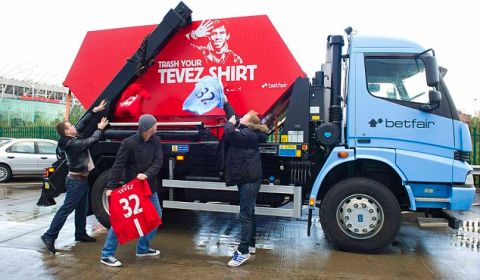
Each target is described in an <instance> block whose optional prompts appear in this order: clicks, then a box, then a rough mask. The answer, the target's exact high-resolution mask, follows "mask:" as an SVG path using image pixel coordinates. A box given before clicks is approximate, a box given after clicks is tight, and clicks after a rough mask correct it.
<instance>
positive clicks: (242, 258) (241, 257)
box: [228, 250, 250, 267]
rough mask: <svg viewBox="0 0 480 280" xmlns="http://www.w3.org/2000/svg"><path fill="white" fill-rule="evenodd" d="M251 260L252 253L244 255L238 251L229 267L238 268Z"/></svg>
mask: <svg viewBox="0 0 480 280" xmlns="http://www.w3.org/2000/svg"><path fill="white" fill-rule="evenodd" d="M249 258H250V253H247V254H242V253H240V252H239V251H238V250H237V251H235V252H234V253H233V256H232V259H231V260H230V261H229V262H228V266H230V267H237V266H240V265H242V264H243V263H244V262H246V261H247V260H248V259H249Z"/></svg>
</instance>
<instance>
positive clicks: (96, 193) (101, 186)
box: [90, 170, 110, 228]
mask: <svg viewBox="0 0 480 280" xmlns="http://www.w3.org/2000/svg"><path fill="white" fill-rule="evenodd" d="M109 176H110V170H107V171H104V172H103V173H102V174H100V176H98V177H97V180H95V183H94V184H93V188H92V195H91V200H90V201H91V203H92V210H93V213H94V214H95V217H97V220H98V221H99V222H100V223H101V224H102V225H103V226H104V227H106V228H110V214H109V213H108V200H107V195H106V194H105V193H106V187H107V182H108V178H109Z"/></svg>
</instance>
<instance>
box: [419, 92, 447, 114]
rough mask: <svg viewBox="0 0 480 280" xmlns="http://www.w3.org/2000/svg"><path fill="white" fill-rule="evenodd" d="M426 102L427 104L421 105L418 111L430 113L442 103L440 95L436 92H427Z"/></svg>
mask: <svg viewBox="0 0 480 280" xmlns="http://www.w3.org/2000/svg"><path fill="white" fill-rule="evenodd" d="M428 101H429V103H428V104H423V105H421V106H420V110H422V111H425V112H431V111H433V110H435V109H437V108H438V107H439V106H440V103H441V102H442V94H441V93H440V92H439V91H438V90H429V91H428Z"/></svg>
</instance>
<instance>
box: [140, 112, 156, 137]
mask: <svg viewBox="0 0 480 280" xmlns="http://www.w3.org/2000/svg"><path fill="white" fill-rule="evenodd" d="M156 123H157V120H156V119H155V117H154V116H152V115H150V114H145V115H141V116H140V118H139V119H138V131H140V132H141V133H143V132H145V131H147V130H149V129H150V128H151V127H152V126H154V125H155V124H156Z"/></svg>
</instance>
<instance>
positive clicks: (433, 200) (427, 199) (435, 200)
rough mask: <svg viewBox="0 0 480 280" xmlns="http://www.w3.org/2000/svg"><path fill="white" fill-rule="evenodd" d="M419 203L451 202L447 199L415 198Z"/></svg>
mask: <svg viewBox="0 0 480 280" xmlns="http://www.w3.org/2000/svg"><path fill="white" fill-rule="evenodd" d="M415 201H417V202H450V199H449V198H446V197H415Z"/></svg>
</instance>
